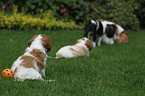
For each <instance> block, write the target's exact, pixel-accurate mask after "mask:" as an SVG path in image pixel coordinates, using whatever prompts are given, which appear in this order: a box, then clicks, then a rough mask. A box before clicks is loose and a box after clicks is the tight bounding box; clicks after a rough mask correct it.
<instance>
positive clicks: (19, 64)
mask: <svg viewBox="0 0 145 96" xmlns="http://www.w3.org/2000/svg"><path fill="white" fill-rule="evenodd" d="M28 45H29V47H27V48H26V50H25V53H24V54H23V55H21V56H20V57H19V58H18V59H17V60H16V61H15V62H14V63H13V65H12V66H11V69H12V70H13V72H14V78H16V79H18V80H20V81H23V80H25V79H40V80H43V78H42V75H43V76H45V63H46V59H47V54H46V53H45V51H47V52H48V51H50V50H51V41H50V37H49V36H46V35H43V34H40V35H35V36H33V37H32V39H31V40H29V42H28Z"/></svg>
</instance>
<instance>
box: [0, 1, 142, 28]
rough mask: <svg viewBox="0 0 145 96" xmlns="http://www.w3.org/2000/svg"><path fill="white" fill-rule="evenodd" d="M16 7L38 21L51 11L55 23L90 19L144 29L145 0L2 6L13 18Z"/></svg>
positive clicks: (25, 3)
mask: <svg viewBox="0 0 145 96" xmlns="http://www.w3.org/2000/svg"><path fill="white" fill-rule="evenodd" d="M13 3H14V4H17V5H19V6H18V11H19V12H21V11H23V12H24V13H25V14H28V13H30V14H31V15H32V16H34V17H39V16H40V15H41V13H40V11H42V10H43V12H45V11H48V10H52V11H54V12H55V13H54V14H53V18H56V20H63V21H65V22H68V21H74V22H75V23H76V24H79V23H82V22H83V23H85V22H86V20H88V19H106V20H108V21H113V22H116V23H117V24H119V25H121V26H123V27H124V28H125V29H133V30H137V29H140V28H142V29H143V28H144V26H145V23H144V20H145V18H144V17H145V9H144V5H145V1H144V0H140V1H135V0H2V2H0V5H2V6H3V5H6V6H3V7H6V8H5V11H7V12H8V13H9V14H10V13H11V10H12V4H13ZM10 8H11V9H10Z"/></svg>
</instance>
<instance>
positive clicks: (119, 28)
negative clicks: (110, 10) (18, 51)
mask: <svg viewBox="0 0 145 96" xmlns="http://www.w3.org/2000/svg"><path fill="white" fill-rule="evenodd" d="M101 23H102V25H103V36H102V38H103V41H104V42H105V43H107V44H114V41H115V40H118V39H119V38H120V35H119V34H121V32H123V31H124V29H123V28H122V27H121V26H120V25H118V24H116V23H114V22H109V21H101ZM107 24H116V25H117V34H118V35H116V34H114V37H113V38H108V37H107V36H106V34H105V31H106V27H107ZM102 38H99V41H98V46H101V40H102Z"/></svg>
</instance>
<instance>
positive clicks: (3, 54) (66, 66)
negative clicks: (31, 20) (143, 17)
mask: <svg viewBox="0 0 145 96" xmlns="http://www.w3.org/2000/svg"><path fill="white" fill-rule="evenodd" d="M35 34H46V35H48V36H50V37H51V42H52V50H51V52H49V53H47V54H48V55H49V56H51V57H55V53H56V52H57V51H58V50H59V49H60V48H61V47H63V46H66V45H73V44H74V43H75V42H76V40H77V39H79V38H82V37H83V31H64V30H60V31H59V30H57V31H51V30H50V31H31V30H29V31H12V30H0V72H2V71H3V70H4V69H5V68H11V65H12V64H13V62H14V61H15V60H16V59H17V58H18V57H19V56H20V55H22V54H23V53H24V51H25V49H26V47H27V46H28V40H29V39H31V38H32V36H34V35H35ZM128 34H129V42H128V43H126V44H114V45H107V44H105V43H102V46H101V47H96V48H93V49H92V51H91V52H90V56H89V57H78V58H69V59H65V58H61V59H54V58H48V59H47V63H46V77H44V79H45V80H55V81H53V82H43V81H39V80H25V81H24V82H18V81H14V79H3V77H2V75H1V76H0V96H145V32H143V31H142V32H141V31H136V32H134V31H129V32H128Z"/></svg>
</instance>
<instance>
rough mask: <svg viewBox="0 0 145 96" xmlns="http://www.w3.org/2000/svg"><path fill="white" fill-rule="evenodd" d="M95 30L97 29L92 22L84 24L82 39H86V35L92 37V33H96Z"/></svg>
mask: <svg viewBox="0 0 145 96" xmlns="http://www.w3.org/2000/svg"><path fill="white" fill-rule="evenodd" d="M96 28H97V24H96V22H95V21H94V20H88V21H87V22H86V24H85V28H84V32H85V34H84V37H87V38H88V35H89V34H90V35H92V34H93V33H96Z"/></svg>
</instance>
